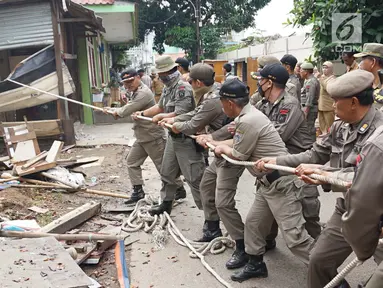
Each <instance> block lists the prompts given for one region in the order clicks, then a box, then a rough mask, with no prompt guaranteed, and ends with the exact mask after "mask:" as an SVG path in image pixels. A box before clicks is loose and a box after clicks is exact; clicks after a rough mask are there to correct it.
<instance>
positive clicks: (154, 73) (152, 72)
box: [150, 67, 157, 75]
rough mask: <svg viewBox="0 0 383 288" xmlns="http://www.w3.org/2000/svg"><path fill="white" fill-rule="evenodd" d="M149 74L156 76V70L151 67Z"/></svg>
mask: <svg viewBox="0 0 383 288" xmlns="http://www.w3.org/2000/svg"><path fill="white" fill-rule="evenodd" d="M150 73H151V74H152V75H156V74H157V72H156V68H155V67H152V68H151V69H150Z"/></svg>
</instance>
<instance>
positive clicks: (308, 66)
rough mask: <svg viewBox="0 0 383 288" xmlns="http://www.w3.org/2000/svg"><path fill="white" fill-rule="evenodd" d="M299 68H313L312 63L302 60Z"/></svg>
mask: <svg viewBox="0 0 383 288" xmlns="http://www.w3.org/2000/svg"><path fill="white" fill-rule="evenodd" d="M301 69H303V70H314V65H313V64H312V63H310V62H303V63H302V65H301Z"/></svg>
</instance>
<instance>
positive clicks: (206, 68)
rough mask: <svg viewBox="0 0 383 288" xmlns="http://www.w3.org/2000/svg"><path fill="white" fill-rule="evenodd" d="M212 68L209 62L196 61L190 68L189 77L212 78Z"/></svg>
mask: <svg viewBox="0 0 383 288" xmlns="http://www.w3.org/2000/svg"><path fill="white" fill-rule="evenodd" d="M214 75H215V73H214V69H213V67H211V66H210V65H209V64H203V63H197V64H195V65H193V66H192V67H191V69H190V73H189V77H190V78H192V79H195V80H214Z"/></svg>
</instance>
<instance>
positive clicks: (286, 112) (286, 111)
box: [279, 108, 290, 115]
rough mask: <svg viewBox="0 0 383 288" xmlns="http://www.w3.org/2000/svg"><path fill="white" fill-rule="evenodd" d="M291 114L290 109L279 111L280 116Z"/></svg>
mask: <svg viewBox="0 0 383 288" xmlns="http://www.w3.org/2000/svg"><path fill="white" fill-rule="evenodd" d="M289 112H290V109H286V108H285V109H281V110H279V114H280V115H286V114H288V113H289Z"/></svg>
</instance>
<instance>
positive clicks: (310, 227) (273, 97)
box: [258, 64, 321, 249]
mask: <svg viewBox="0 0 383 288" xmlns="http://www.w3.org/2000/svg"><path fill="white" fill-rule="evenodd" d="M258 77H259V81H258V87H260V89H258V90H259V91H262V92H261V94H262V95H263V96H264V99H265V100H264V101H262V105H260V106H259V107H258V109H259V110H260V111H261V112H262V113H264V114H265V115H266V116H267V117H268V118H269V119H270V121H271V122H272V123H273V124H274V126H275V128H276V129H277V131H278V133H279V135H280V136H281V138H282V140H283V142H285V144H286V147H287V150H288V152H289V153H290V154H298V153H301V152H304V151H306V150H309V149H310V148H311V147H312V144H313V141H312V137H311V136H310V134H309V132H308V129H307V123H306V120H305V116H304V115H303V112H302V109H301V105H300V103H299V102H298V100H297V99H296V98H295V97H293V96H291V95H290V94H288V93H287V92H286V91H285V85H286V83H287V81H288V79H290V77H291V76H290V75H289V73H288V72H287V70H286V69H285V68H283V67H282V66H281V65H280V64H271V65H267V66H266V67H265V68H264V69H262V70H261V71H260V72H259V73H258ZM299 189H300V190H301V193H302V195H303V199H302V208H303V215H304V217H305V220H306V224H305V226H306V230H307V231H308V233H309V234H310V235H311V236H312V237H313V238H314V239H316V238H317V237H318V236H319V234H320V232H321V226H320V224H319V210H320V202H319V200H318V197H319V193H318V189H317V187H316V186H314V185H304V183H301V185H299ZM277 235H278V226H277V225H276V222H274V225H273V227H272V230H271V233H270V235H268V237H267V239H266V243H267V248H268V249H271V248H274V247H275V244H276V243H275V238H276V237H277Z"/></svg>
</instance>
